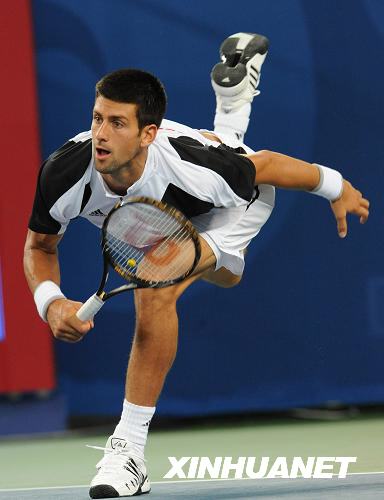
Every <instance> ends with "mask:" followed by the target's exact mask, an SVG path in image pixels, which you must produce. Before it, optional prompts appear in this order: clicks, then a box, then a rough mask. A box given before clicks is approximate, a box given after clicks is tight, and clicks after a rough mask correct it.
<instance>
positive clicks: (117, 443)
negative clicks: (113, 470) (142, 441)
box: [111, 438, 127, 450]
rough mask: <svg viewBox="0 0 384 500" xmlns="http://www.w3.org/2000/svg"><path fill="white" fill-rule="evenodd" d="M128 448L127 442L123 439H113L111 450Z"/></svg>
mask: <svg viewBox="0 0 384 500" xmlns="http://www.w3.org/2000/svg"><path fill="white" fill-rule="evenodd" d="M126 446H127V442H126V440H125V439H122V438H112V439H111V448H112V449H113V450H116V449H117V448H120V449H121V448H125V447H126Z"/></svg>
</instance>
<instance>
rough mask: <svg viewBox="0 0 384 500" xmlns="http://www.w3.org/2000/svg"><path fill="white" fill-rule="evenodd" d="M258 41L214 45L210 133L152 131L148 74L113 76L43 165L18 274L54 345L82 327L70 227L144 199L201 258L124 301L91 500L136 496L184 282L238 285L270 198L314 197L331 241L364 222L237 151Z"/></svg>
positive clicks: (262, 160)
mask: <svg viewBox="0 0 384 500" xmlns="http://www.w3.org/2000/svg"><path fill="white" fill-rule="evenodd" d="M267 49H268V40H267V39H266V38H265V37H263V36H261V35H255V34H247V33H237V34H236V35H233V36H231V37H229V38H228V39H227V40H225V41H224V42H223V44H222V46H221V56H222V62H220V63H218V64H217V65H216V66H215V67H214V68H213V71H212V74H211V77H212V85H213V88H214V90H215V93H216V98H217V109H216V116H215V122H214V123H215V128H214V131H213V132H208V131H197V130H193V129H191V128H189V127H187V126H185V125H182V124H180V123H176V122H172V121H168V120H164V119H163V116H164V113H165V108H166V95H165V92H164V88H163V86H162V84H161V83H160V82H159V80H158V79H157V78H155V77H154V76H152V75H151V74H149V73H146V72H143V71H139V70H133V69H123V70H119V71H115V72H113V73H110V74H108V75H106V76H105V77H104V78H102V79H101V80H100V81H99V82H98V83H97V85H96V98H95V104H94V109H93V119H92V127H91V130H90V131H88V132H82V133H80V134H78V135H77V136H76V137H74V138H72V139H70V140H69V141H68V142H66V143H65V144H64V145H63V146H62V147H61V148H60V149H58V150H57V151H55V152H54V153H53V154H52V155H51V156H50V157H49V158H48V159H47V160H46V161H45V162H44V164H43V166H42V168H41V170H40V174H39V178H38V182H37V189H36V196H35V201H34V205H33V210H32V215H31V218H30V222H29V230H28V235H27V240H26V245H25V259H24V267H25V274H26V278H27V281H28V284H29V286H30V289H31V291H32V293H33V294H34V299H35V302H36V306H37V310H38V313H39V314H40V316H41V318H42V319H43V320H44V321H47V322H48V324H49V326H50V328H51V330H52V332H53V335H54V337H55V338H57V339H60V340H63V341H66V342H78V341H80V340H81V339H83V338H84V336H85V335H86V334H87V332H88V331H89V330H90V329H91V328H92V327H93V322H92V321H85V322H82V321H80V320H79V319H78V318H77V317H76V311H77V310H78V309H79V308H80V306H81V303H80V302H76V301H73V300H70V299H69V298H66V297H65V296H64V294H63V293H62V291H61V290H60V270H59V262H58V255H57V247H58V244H59V242H60V240H61V238H62V237H63V235H64V233H65V230H66V228H67V226H68V224H69V223H70V221H71V220H72V219H74V218H75V217H78V216H81V217H84V218H85V219H87V220H88V221H90V222H91V223H92V224H95V225H96V226H98V227H101V226H102V223H103V221H104V218H105V216H106V215H107V214H108V212H109V211H110V210H111V208H112V207H113V206H114V205H115V203H116V201H118V200H119V199H125V198H127V197H131V196H150V197H152V198H155V199H159V200H164V201H165V202H167V203H169V204H171V205H173V206H175V207H176V208H178V209H179V210H181V211H182V212H183V213H184V214H185V215H186V216H187V217H188V218H189V219H190V220H191V221H192V222H193V224H194V225H195V227H196V228H197V230H198V232H199V235H200V241H201V246H202V256H201V260H200V263H199V265H198V267H197V269H196V270H195V271H194V274H193V276H191V277H189V278H188V279H187V280H185V281H184V282H181V283H179V284H177V285H174V286H172V287H168V288H163V289H144V290H143V289H141V290H136V291H135V308H136V331H135V337H134V342H133V345H132V349H131V353H130V359H129V364H128V371H127V378H126V392H125V399H124V403H123V410H122V415H121V420H120V422H119V423H118V425H117V427H116V429H115V431H114V433H113V435H112V436H111V437H110V438H109V439H108V441H107V443H106V446H105V448H104V456H103V458H102V459H101V461H100V462H99V463H98V464H97V469H98V472H97V474H96V476H95V477H94V479H93V480H92V482H91V488H90V496H91V497H92V498H114V497H124V496H132V495H138V494H141V493H147V492H148V491H149V490H150V482H149V479H148V475H147V469H146V465H145V460H144V447H145V444H146V440H147V433H148V427H149V424H150V421H151V418H152V416H153V414H154V412H155V405H156V402H157V400H158V397H159V395H160V392H161V389H162V387H163V384H164V380H165V377H166V375H167V373H168V370H169V369H170V367H171V366H172V363H173V360H174V358H175V355H176V346H177V334H178V319H177V312H176V302H177V300H178V298H179V297H180V295H181V294H182V293H183V291H184V290H185V289H186V288H187V287H188V286H189V285H190V284H191V283H193V282H194V281H195V280H197V279H199V278H201V277H202V278H205V279H207V280H209V281H211V282H213V283H216V284H218V285H220V286H226V287H229V286H232V285H235V284H236V283H238V282H239V281H240V279H241V275H242V273H243V269H244V250H245V248H246V247H247V245H248V244H249V242H250V241H251V240H252V238H254V237H255V236H256V235H257V234H258V232H259V231H260V229H261V228H262V226H263V225H264V224H265V222H266V221H267V219H268V217H269V216H270V214H271V212H272V209H273V206H274V196H275V192H274V191H275V187H281V188H287V189H297V190H303V191H308V192H311V193H313V194H315V195H318V196H322V197H324V198H325V199H326V200H329V201H330V202H331V203H330V204H329V203H328V204H327V205H328V206H330V208H331V210H332V211H333V213H334V215H335V218H336V221H337V229H338V233H339V236H340V237H342V238H343V237H345V236H346V234H347V220H346V216H347V214H349V213H352V214H356V215H357V216H359V217H360V222H361V223H364V222H365V221H366V220H367V218H368V208H369V203H368V201H367V200H366V199H365V198H363V196H362V194H361V193H360V192H359V191H358V190H356V189H355V188H354V187H353V186H352V185H351V183H350V182H348V181H347V180H344V179H343V178H342V176H341V174H340V173H339V172H338V171H336V170H333V169H330V168H328V167H325V166H321V165H316V164H310V163H307V162H305V161H301V160H297V159H294V158H291V157H288V156H284V155H282V154H279V153H273V152H270V151H258V152H254V151H253V150H252V149H250V148H249V147H247V146H245V145H244V144H243V137H244V134H245V132H246V130H247V126H248V122H249V116H250V112H251V103H252V101H253V98H254V96H255V95H257V94H258V93H259V91H258V90H257V88H258V84H259V80H260V71H261V66H262V64H263V61H264V59H265V56H266V54H267Z"/></svg>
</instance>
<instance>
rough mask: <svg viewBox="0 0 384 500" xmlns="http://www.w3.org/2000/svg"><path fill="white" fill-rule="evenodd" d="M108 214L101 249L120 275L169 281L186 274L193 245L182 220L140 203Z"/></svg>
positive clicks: (189, 233) (190, 260)
mask: <svg viewBox="0 0 384 500" xmlns="http://www.w3.org/2000/svg"><path fill="white" fill-rule="evenodd" d="M126 207H129V209H128V210H124V208H125V206H123V207H121V208H120V209H119V210H117V211H116V212H115V213H113V214H112V216H111V218H110V220H109V223H108V226H107V228H106V232H105V245H104V247H105V249H106V250H107V251H108V254H109V257H110V259H111V261H112V262H113V264H114V265H117V266H118V268H119V271H120V274H122V275H123V276H124V275H126V276H125V277H127V278H128V279H129V277H130V276H135V277H137V278H139V279H141V280H146V281H155V282H161V281H169V280H173V279H176V278H179V277H180V276H183V275H184V274H186V273H187V272H188V271H189V269H190V268H191V267H192V265H193V263H194V259H195V243H194V241H193V239H192V236H191V232H190V230H189V228H188V227H186V226H185V224H184V222H183V221H179V220H178V219H177V218H176V217H174V216H172V215H171V214H169V213H168V212H165V211H163V210H161V209H160V208H158V207H156V206H153V205H148V204H144V203H135V204H129V205H126Z"/></svg>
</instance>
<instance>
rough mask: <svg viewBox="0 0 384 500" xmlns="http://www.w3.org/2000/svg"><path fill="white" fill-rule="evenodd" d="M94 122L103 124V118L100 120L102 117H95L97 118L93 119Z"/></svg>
mask: <svg viewBox="0 0 384 500" xmlns="http://www.w3.org/2000/svg"><path fill="white" fill-rule="evenodd" d="M93 121H94V122H96V123H100V122H101V118H100V116H97V115H95V116H94V117H93Z"/></svg>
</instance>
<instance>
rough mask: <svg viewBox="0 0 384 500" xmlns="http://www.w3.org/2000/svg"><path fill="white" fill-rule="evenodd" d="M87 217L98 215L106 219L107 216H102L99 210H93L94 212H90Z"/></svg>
mask: <svg viewBox="0 0 384 500" xmlns="http://www.w3.org/2000/svg"><path fill="white" fill-rule="evenodd" d="M88 215H93V216H94V215H99V216H101V217H106V215H107V214H103V212H102V211H101V210H95V211H94V212H90V213H89V214H88Z"/></svg>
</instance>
